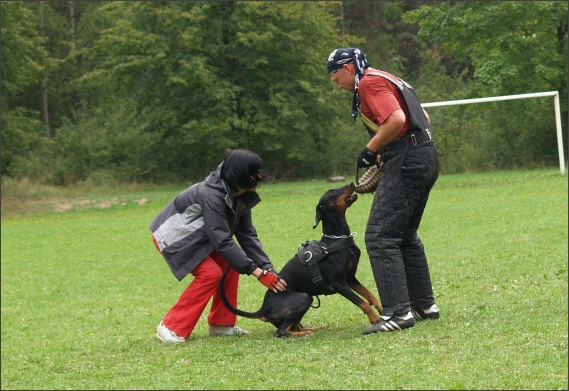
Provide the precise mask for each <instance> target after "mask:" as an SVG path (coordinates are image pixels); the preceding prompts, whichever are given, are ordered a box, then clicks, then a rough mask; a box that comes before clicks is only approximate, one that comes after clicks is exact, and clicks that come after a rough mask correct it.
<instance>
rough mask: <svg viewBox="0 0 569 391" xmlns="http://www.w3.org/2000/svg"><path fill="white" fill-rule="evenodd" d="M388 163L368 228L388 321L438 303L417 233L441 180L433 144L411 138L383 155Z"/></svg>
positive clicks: (369, 247) (367, 240) (373, 265)
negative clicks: (412, 140) (430, 195)
mask: <svg viewBox="0 0 569 391" xmlns="http://www.w3.org/2000/svg"><path fill="white" fill-rule="evenodd" d="M379 153H380V155H381V160H383V161H384V162H385V164H384V166H383V169H382V176H381V179H380V181H379V184H378V187H377V190H376V192H375V196H374V199H373V203H372V206H371V212H370V215H369V220H368V223H367V227H366V233H365V243H366V248H367V252H368V255H369V258H370V262H371V268H372V270H373V276H374V279H375V283H376V285H377V289H378V292H379V296H380V299H381V304H382V306H383V313H382V315H383V316H386V317H387V316H392V315H396V316H399V315H405V314H407V313H408V312H409V311H410V310H411V308H425V307H430V306H431V305H432V304H434V303H435V299H434V296H433V287H432V284H431V276H430V272H429V266H428V264H427V257H426V255H425V249H424V247H423V243H422V242H421V239H420V238H419V236H418V235H417V230H418V228H419V224H420V222H421V218H422V217H423V212H424V210H425V206H426V204H427V199H428V198H429V193H430V191H431V189H432V188H433V185H434V184H435V182H436V180H437V178H438V176H439V157H438V154H437V150H436V147H435V143H434V142H433V141H432V140H429V141H425V142H423V143H421V144H417V145H413V144H412V143H411V142H410V141H409V139H408V138H403V139H401V140H398V141H394V142H392V143H390V144H389V145H387V146H386V147H385V148H383V149H381V150H380V151H379Z"/></svg>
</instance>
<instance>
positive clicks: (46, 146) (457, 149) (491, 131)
mask: <svg viewBox="0 0 569 391" xmlns="http://www.w3.org/2000/svg"><path fill="white" fill-rule="evenodd" d="M567 7H568V5H567V2H566V1H505V2H503V1H500V2H498V1H496V2H486V1H484V2H477V1H468V2H444V1H381V2H380V1H358V2H354V1H325V2H312V1H293V2H285V1H270V2H262V1H259V2H258V1H226V2H217V1H216V2H214V1H212V2H206V1H196V2H191V1H176V2H167V1H160V2H159V1H152V2H143V1H140V2H138V1H134V2H130V1H128V2H127V1H125V2H120V1H117V2H114V1H112V2H98V1H97V2H95V1H93V2H90V1H35V2H13V1H2V3H1V11H2V12H1V16H2V20H1V56H2V57H1V60H2V61H1V77H2V79H1V88H2V91H1V98H2V100H1V110H2V116H1V125H2V132H1V145H2V156H1V175H2V180H3V182H4V180H5V179H6V178H14V179H16V180H18V179H26V180H33V181H38V182H41V183H44V184H49V185H76V184H78V183H93V184H97V183H107V184H108V183H116V182H154V183H163V182H179V181H188V180H190V181H192V180H194V181H199V180H202V179H203V177H204V175H206V174H207V173H209V172H210V171H211V170H212V168H214V167H215V166H216V165H217V164H218V163H219V162H220V160H221V155H222V153H223V151H224V150H225V149H226V148H238V147H239V148H247V149H251V150H253V151H255V152H257V153H259V154H260V155H261V157H262V158H263V160H264V162H265V167H266V170H267V173H268V174H269V176H270V177H271V178H272V179H273V180H290V179H303V178H312V177H325V176H330V175H338V174H342V175H343V174H349V175H351V174H352V173H353V171H354V169H355V159H356V156H357V154H358V152H359V150H360V149H361V148H362V147H363V146H364V145H365V143H366V140H367V138H368V137H369V136H368V135H367V132H366V131H365V130H364V127H363V125H362V124H361V123H360V121H359V119H358V120H357V122H356V123H354V121H353V120H352V117H351V115H350V106H351V98H352V97H351V95H350V94H348V93H346V92H345V91H339V90H338V89H337V87H336V85H335V84H334V83H332V82H331V81H330V78H329V76H328V74H327V72H326V67H325V64H326V59H327V57H328V55H329V53H330V52H331V51H332V50H333V49H335V48H338V47H353V46H358V47H360V48H361V49H362V50H364V51H365V52H366V54H367V57H368V60H369V62H370V63H371V64H372V66H374V67H375V68H380V69H382V70H386V71H389V72H391V73H394V74H396V75H398V76H400V77H402V78H403V79H405V80H406V81H408V82H409V83H410V84H411V85H413V86H414V87H415V89H416V91H417V92H418V94H419V97H420V98H421V101H422V102H423V103H427V102H439V101H449V100H455V99H470V98H479V97H490V96H500V95H512V94H524V93H534V92H543V91H558V92H559V94H560V101H561V118H562V127H563V129H564V130H567V114H568V113H567V104H568V102H567V77H568V51H567V45H568V41H567V31H568V13H567ZM551 100H552V99H551V98H538V99H523V100H515V101H503V102H497V103H486V104H476V105H460V106H448V107H441V108H430V109H428V111H429V114H430V115H431V119H432V130H433V134H434V137H435V140H436V141H437V146H438V150H439V154H440V157H441V169H442V173H461V172H468V171H482V170H493V169H511V168H526V167H543V166H554V165H555V164H557V162H558V152H557V139H556V132H555V116H554V109H553V105H552V102H551ZM566 145H567V140H566V139H565V140H564V149H565V150H566Z"/></svg>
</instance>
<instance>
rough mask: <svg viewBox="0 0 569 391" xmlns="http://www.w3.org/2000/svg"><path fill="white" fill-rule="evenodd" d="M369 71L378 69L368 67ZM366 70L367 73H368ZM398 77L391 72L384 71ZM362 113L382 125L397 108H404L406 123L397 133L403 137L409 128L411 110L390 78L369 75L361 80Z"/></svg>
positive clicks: (359, 89) (359, 85) (359, 88)
mask: <svg viewBox="0 0 569 391" xmlns="http://www.w3.org/2000/svg"><path fill="white" fill-rule="evenodd" d="M366 71H367V72H376V71H378V70H377V69H374V68H371V67H370V68H367V69H366ZM367 72H366V73H367ZM382 72H383V73H387V74H388V75H390V76H392V77H393V78H394V79H397V78H396V77H395V76H394V75H392V74H391V73H388V72H385V71H382ZM358 91H359V95H360V103H361V105H362V113H364V115H365V116H366V117H368V118H369V119H371V120H372V121H373V122H375V123H376V124H378V125H381V124H383V123H384V122H385V120H386V119H387V118H388V117H389V116H390V115H391V114H392V113H393V112H394V111H395V110H397V109H402V110H403V112H404V113H405V124H404V125H403V128H402V129H401V131H400V132H399V134H398V135H397V137H399V138H401V137H403V135H404V134H405V132H406V131H407V129H408V128H409V122H410V121H409V110H408V109H407V105H406V104H405V100H404V99H403V95H402V94H401V92H400V91H399V89H398V88H397V87H396V86H395V85H394V84H393V83H392V82H390V81H389V80H387V79H385V78H383V77H381V76H374V75H369V76H365V77H363V78H362V79H361V80H360V83H359V84H358Z"/></svg>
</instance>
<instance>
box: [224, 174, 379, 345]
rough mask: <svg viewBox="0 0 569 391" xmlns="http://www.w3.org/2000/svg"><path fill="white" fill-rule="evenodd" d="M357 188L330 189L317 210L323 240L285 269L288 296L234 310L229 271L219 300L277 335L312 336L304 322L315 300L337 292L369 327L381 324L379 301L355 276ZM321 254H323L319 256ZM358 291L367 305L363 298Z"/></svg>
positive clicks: (271, 294) (269, 296) (306, 247)
mask: <svg viewBox="0 0 569 391" xmlns="http://www.w3.org/2000/svg"><path fill="white" fill-rule="evenodd" d="M354 190H355V186H354V184H353V183H349V184H347V185H346V186H344V187H341V188H334V189H330V190H328V191H327V192H326V193H324V195H323V196H322V197H321V198H320V201H319V202H318V205H317V206H316V225H314V227H313V228H316V226H318V223H320V222H322V239H321V240H320V241H311V242H306V243H304V245H303V246H302V247H301V249H300V250H299V251H298V253H297V255H296V256H294V257H293V258H292V259H290V260H289V261H288V262H287V263H286V264H285V265H284V267H283V268H282V270H281V271H280V273H279V276H280V277H281V278H282V279H284V280H285V281H286V282H287V289H286V291H284V292H279V293H274V292H273V291H271V290H267V292H266V293H265V298H264V300H263V305H262V306H261V308H260V309H259V310H258V311H256V312H246V311H242V310H240V309H237V308H235V307H233V306H232V305H231V304H230V303H229V302H228V301H227V298H226V297H225V295H224V292H223V291H224V290H223V283H224V280H225V276H226V274H227V272H228V271H229V269H227V270H226V271H225V273H224V275H223V277H222V279H221V284H220V289H221V299H222V301H223V303H224V304H225V306H226V307H227V308H229V310H230V311H231V312H233V313H234V314H236V315H239V316H243V317H246V318H253V319H260V320H262V321H264V322H271V323H272V324H273V325H274V326H275V327H277V331H276V332H275V335H276V336H277V337H282V336H289V335H295V336H301V335H307V334H312V330H315V329H320V328H322V327H314V328H307V327H304V326H303V325H302V324H301V323H300V321H301V319H302V317H303V316H304V314H305V313H306V312H307V311H308V309H309V308H310V306H311V304H312V302H313V300H314V297H313V296H318V295H332V294H335V293H339V294H340V295H342V296H344V297H345V298H346V299H348V300H350V301H351V302H352V303H354V304H355V305H357V306H358V307H360V308H361V309H362V311H363V312H364V313H365V314H366V315H367V317H368V319H369V322H370V324H375V323H377V322H378V321H379V315H378V314H377V313H376V312H375V311H374V310H373V308H372V305H373V306H374V307H375V308H376V309H377V310H378V311H379V313H380V314H381V311H382V310H383V308H382V307H381V303H380V302H379V300H378V299H377V297H376V296H375V295H374V294H373V293H372V292H371V291H370V290H369V289H367V288H366V287H364V286H363V285H362V284H361V283H360V282H359V281H358V279H357V278H356V271H357V268H358V262H359V259H360V254H361V251H360V249H359V248H358V247H357V246H356V244H355V242H354V240H353V237H352V234H351V232H350V227H349V226H348V223H347V221H346V209H348V208H349V207H350V206H351V205H352V204H353V203H354V202H355V201H356V200H357V199H358V196H357V194H355V193H354ZM318 250H323V252H322V253H321V254H318V253H319V251H318ZM356 292H357V293H359V294H360V295H361V296H363V297H364V298H365V299H366V300H367V301H365V300H363V299H362V298H361V297H360V296H358V295H357V294H356Z"/></svg>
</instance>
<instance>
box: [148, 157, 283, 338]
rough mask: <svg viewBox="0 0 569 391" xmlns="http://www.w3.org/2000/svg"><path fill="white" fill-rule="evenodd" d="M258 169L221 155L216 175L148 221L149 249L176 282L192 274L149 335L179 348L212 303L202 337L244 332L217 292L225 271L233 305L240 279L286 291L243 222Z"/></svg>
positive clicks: (256, 160) (255, 161) (257, 162)
mask: <svg viewBox="0 0 569 391" xmlns="http://www.w3.org/2000/svg"><path fill="white" fill-rule="evenodd" d="M262 165H263V162H262V160H261V158H260V157H259V156H258V155H257V154H255V153H254V152H251V151H247V150H244V149H236V150H230V149H229V150H227V151H226V152H225V154H224V159H223V162H222V163H220V164H219V166H218V167H217V170H215V171H213V172H212V173H211V174H210V175H209V176H208V177H207V178H205V180H204V181H203V182H199V183H196V184H194V185H192V186H190V187H189V188H187V189H186V190H184V191H182V192H181V193H180V194H178V195H177V196H176V197H175V198H174V199H173V200H172V201H170V203H168V205H166V207H165V208H164V209H163V210H162V211H161V212H160V213H158V215H157V216H156V217H155V218H154V219H153V220H152V222H151V223H150V231H151V232H152V239H153V241H154V245H155V246H156V248H157V249H158V251H159V252H160V253H161V254H162V256H163V257H164V259H165V260H166V262H167V264H168V266H170V269H171V271H172V273H173V274H174V276H175V277H176V278H177V279H178V280H179V281H181V280H182V279H183V278H184V277H186V276H187V275H188V274H192V275H193V276H194V279H193V281H192V282H191V283H190V284H189V286H188V287H187V288H186V290H185V291H184V292H183V293H182V295H181V296H180V298H179V299H178V301H177V302H176V304H174V306H173V307H172V308H171V309H170V311H168V313H167V314H166V316H164V318H163V319H162V321H161V322H160V324H159V325H158V327H157V332H156V336H157V337H158V338H159V339H160V340H161V341H163V342H172V343H177V342H185V341H186V340H187V339H188V338H189V337H190V334H191V333H192V331H193V330H194V328H195V326H196V324H197V322H198V320H199V318H200V316H201V314H202V313H203V311H204V309H205V307H206V305H207V303H208V302H209V300H210V299H211V298H212V297H213V301H212V305H211V310H210V312H209V315H208V317H207V321H208V324H209V333H210V335H237V334H249V332H248V331H246V330H244V329H241V328H240V327H238V326H236V325H235V323H236V318H237V317H236V315H234V314H233V313H232V312H230V311H229V310H228V309H227V308H226V307H225V305H224V304H223V302H222V301H221V298H220V296H219V294H218V290H219V283H220V280H221V276H222V274H223V272H224V270H225V269H226V268H227V267H228V266H230V267H231V270H230V272H229V273H228V275H227V277H226V280H225V284H224V288H225V294H226V296H227V298H228V299H229V302H230V303H231V304H232V305H233V306H236V305H237V290H238V283H239V275H240V274H247V275H251V274H252V275H254V276H255V277H257V278H258V279H259V281H260V282H261V283H262V284H263V285H265V286H266V287H267V288H268V289H271V290H273V291H274V292H279V291H283V290H285V289H286V282H285V281H284V280H283V279H280V278H278V275H277V274H276V273H275V272H274V270H273V265H272V264H271V261H270V260H269V257H268V256H267V254H266V253H265V251H264V250H263V247H262V245H261V242H260V240H259V238H258V236H257V231H256V229H255V227H254V226H253V223H252V219H251V208H253V207H254V206H255V205H257V204H258V203H259V202H260V201H261V199H260V197H259V195H258V194H257V192H256V190H257V187H258V184H259V181H261V179H262V175H261V172H260V170H261V167H262Z"/></svg>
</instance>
